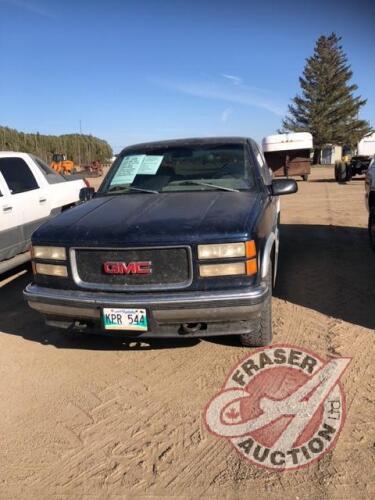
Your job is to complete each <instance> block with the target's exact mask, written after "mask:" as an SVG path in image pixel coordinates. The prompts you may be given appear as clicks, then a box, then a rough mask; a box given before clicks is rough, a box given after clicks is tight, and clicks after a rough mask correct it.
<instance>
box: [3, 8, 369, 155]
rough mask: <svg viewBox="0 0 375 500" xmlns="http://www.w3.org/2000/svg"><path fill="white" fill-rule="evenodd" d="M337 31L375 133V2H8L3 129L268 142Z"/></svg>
mask: <svg viewBox="0 0 375 500" xmlns="http://www.w3.org/2000/svg"><path fill="white" fill-rule="evenodd" d="M332 31H335V32H336V33H337V34H338V35H340V36H342V45H343V48H344V50H345V52H346V54H347V56H348V59H349V62H350V64H351V66H352V70H353V73H354V75H353V82H354V83H356V84H357V85H358V87H359V89H358V93H359V94H360V95H362V96H363V97H365V98H367V99H368V102H367V104H366V106H365V108H363V110H362V113H361V116H362V117H363V118H365V119H367V120H369V121H370V123H371V125H372V126H375V0H373V1H371V0H356V1H353V0H347V1H346V0H341V1H339V0H324V1H323V0H314V1H311V0H304V1H301V0H282V1H280V0H277V1H274V0H267V1H259V0H256V1H253V0H247V1H244V0H225V1H224V0H184V1H183V0H148V1H147V0H132V1H130V0H122V1H121V0H106V1H102V0H91V1H88V0H75V1H72V0H59V1H58V0H49V1H48V0H0V125H3V126H8V127H11V128H16V129H17V130H20V131H23V132H36V131H38V132H40V133H43V134H62V133H73V132H79V130H80V125H81V130H82V133H89V134H93V135H96V136H98V137H101V138H103V139H105V140H107V141H108V142H109V143H110V144H111V146H112V148H113V149H114V152H115V153H117V152H119V151H120V150H121V149H122V148H123V147H125V146H126V145H129V144H134V143H137V142H142V141H150V140H159V139H169V138H178V137H198V136H223V135H224V136H228V135H229V136H231V135H240V136H248V137H252V138H254V139H255V140H257V141H258V142H260V141H261V139H262V137H264V136H265V135H269V134H272V133H275V132H276V131H277V129H278V128H279V127H280V125H281V120H282V117H283V116H284V115H285V113H286V111H287V107H288V104H289V103H290V100H291V98H292V97H294V96H295V94H296V93H298V92H299V81H298V78H299V76H300V75H301V73H302V71H303V68H304V65H305V59H306V58H307V57H309V56H310V55H311V54H312V52H313V48H314V44H315V41H316V40H317V38H318V37H319V36H320V35H328V34H330V33H331V32H332Z"/></svg>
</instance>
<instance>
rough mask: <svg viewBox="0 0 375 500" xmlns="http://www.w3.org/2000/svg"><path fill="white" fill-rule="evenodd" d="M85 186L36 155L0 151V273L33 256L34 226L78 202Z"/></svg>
mask: <svg viewBox="0 0 375 500" xmlns="http://www.w3.org/2000/svg"><path fill="white" fill-rule="evenodd" d="M85 186H87V183H85V181H84V180H83V179H75V178H73V177H72V178H71V179H69V181H68V180H67V178H65V177H63V176H62V175H60V174H58V173H57V172H55V171H54V170H52V169H51V168H49V166H48V165H46V164H45V163H44V162H43V161H42V160H41V159H40V158H37V157H36V156H34V155H31V154H28V153H17V152H12V151H0V274H1V273H4V272H6V271H8V270H10V269H12V268H13V267H16V266H18V265H20V264H22V263H23V262H26V261H27V260H29V259H30V252H29V251H28V249H29V247H30V240H31V235H32V233H33V232H34V231H35V229H36V228H37V227H38V226H39V225H40V224H42V222H44V221H46V220H47V219H48V218H50V217H53V216H54V215H56V214H57V213H59V212H61V211H62V210H66V209H67V208H69V207H71V206H73V205H74V204H75V203H76V202H78V201H79V192H80V190H81V188H82V187H85Z"/></svg>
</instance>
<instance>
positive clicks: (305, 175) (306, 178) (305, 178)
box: [302, 174, 309, 182]
mask: <svg viewBox="0 0 375 500" xmlns="http://www.w3.org/2000/svg"><path fill="white" fill-rule="evenodd" d="M308 178H309V176H308V175H307V174H303V176H302V180H304V181H305V182H306V181H307V180H308Z"/></svg>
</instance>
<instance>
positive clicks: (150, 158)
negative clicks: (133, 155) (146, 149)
mask: <svg viewBox="0 0 375 500" xmlns="http://www.w3.org/2000/svg"><path fill="white" fill-rule="evenodd" d="M163 158H164V156H163V155H160V156H159V155H146V156H145V157H144V159H143V162H142V165H141V166H140V168H139V170H138V173H139V174H143V175H154V174H156V172H157V171H158V168H159V167H160V164H161V162H162V161H163Z"/></svg>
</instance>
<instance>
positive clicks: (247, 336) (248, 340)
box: [240, 265, 272, 347]
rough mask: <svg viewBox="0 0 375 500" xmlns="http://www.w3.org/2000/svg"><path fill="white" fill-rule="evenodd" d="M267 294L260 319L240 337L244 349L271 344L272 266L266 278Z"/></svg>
mask: <svg viewBox="0 0 375 500" xmlns="http://www.w3.org/2000/svg"><path fill="white" fill-rule="evenodd" d="M266 282H267V285H268V293H267V297H266V299H265V301H264V302H263V304H262V310H261V313H260V319H259V322H258V324H257V325H256V326H255V328H254V330H253V331H252V332H250V333H243V334H242V335H240V342H241V344H242V345H243V346H244V347H264V346H267V345H270V344H271V342H272V265H270V269H269V271H268V275H267V278H266Z"/></svg>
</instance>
